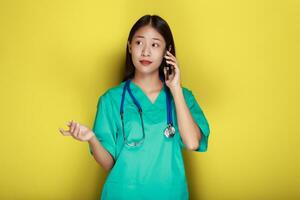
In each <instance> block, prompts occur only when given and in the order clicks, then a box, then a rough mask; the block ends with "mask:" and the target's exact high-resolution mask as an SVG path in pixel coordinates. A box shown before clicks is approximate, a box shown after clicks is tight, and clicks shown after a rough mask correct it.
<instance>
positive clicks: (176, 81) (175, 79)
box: [164, 51, 181, 91]
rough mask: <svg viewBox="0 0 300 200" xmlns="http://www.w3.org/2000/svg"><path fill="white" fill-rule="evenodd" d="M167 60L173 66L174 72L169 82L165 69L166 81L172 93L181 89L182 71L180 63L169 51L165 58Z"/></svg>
mask: <svg viewBox="0 0 300 200" xmlns="http://www.w3.org/2000/svg"><path fill="white" fill-rule="evenodd" d="M164 57H165V59H166V62H167V63H168V64H170V65H172V66H173V69H174V70H173V72H174V73H172V74H171V75H170V76H169V80H167V79H166V76H167V70H166V68H165V67H164V74H165V80H166V85H167V86H168V87H169V88H170V90H171V91H173V90H176V89H178V88H179V89H180V87H181V83H180V70H179V67H178V62H177V59H176V57H175V56H173V55H172V54H171V53H170V52H169V51H167V54H166V55H165V56H164Z"/></svg>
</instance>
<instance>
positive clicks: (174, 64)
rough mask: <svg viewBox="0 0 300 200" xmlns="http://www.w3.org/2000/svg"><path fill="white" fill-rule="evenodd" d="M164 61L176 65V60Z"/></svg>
mask: <svg viewBox="0 0 300 200" xmlns="http://www.w3.org/2000/svg"><path fill="white" fill-rule="evenodd" d="M166 62H167V63H168V64H171V65H173V66H174V65H177V63H176V62H173V61H169V60H167V61H166Z"/></svg>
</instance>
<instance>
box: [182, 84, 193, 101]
mask: <svg viewBox="0 0 300 200" xmlns="http://www.w3.org/2000/svg"><path fill="white" fill-rule="evenodd" d="M182 92H183V96H184V98H185V99H186V100H188V101H189V100H190V99H191V98H192V97H193V92H192V90H191V89H189V88H187V87H182Z"/></svg>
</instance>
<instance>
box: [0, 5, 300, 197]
mask: <svg viewBox="0 0 300 200" xmlns="http://www.w3.org/2000/svg"><path fill="white" fill-rule="evenodd" d="M299 9H300V3H299V1H297V0H294V1H293V0H285V1H283V0H282V1H279V0H273V1H272V0H244V1H243V0H228V1H221V0H212V1H208V0H206V1H191V0H185V1H174V0H172V1H171V0H169V1H161V0H154V1H141V0H132V1H129V0H128V1H83V0H82V1H59V0H55V1H54V0H53V1H46V0H44V1H39V0H36V1H25V0H23V1H21V0H14V1H3V0H2V1H0V26H1V27H0V67H1V73H0V89H1V99H0V101H1V104H0V106H1V107H0V110H1V118H0V122H1V144H0V156H1V165H0V169H1V170H0V177H1V178H0V199H31V200H34V199H64V200H65V199H72V200H74V199H98V198H99V196H100V192H101V188H102V184H103V181H104V180H105V177H106V175H107V174H106V173H105V172H104V171H103V169H102V168H101V167H100V166H99V165H98V164H97V163H96V161H95V160H94V159H93V157H92V156H91V155H90V154H89V151H88V144H87V143H84V142H80V141H77V140H74V139H73V138H72V137H64V136H62V135H61V134H60V133H59V131H58V128H59V127H64V128H65V129H66V128H67V126H66V124H65V123H66V122H67V121H68V120H71V119H73V120H75V121H78V122H80V123H82V124H85V125H87V126H89V127H91V126H92V124H93V120H94V117H95V112H96V104H97V100H98V97H99V96H100V95H101V94H102V93H103V92H104V91H105V90H106V89H108V88H110V87H112V86H114V85H117V84H119V82H120V80H121V77H122V73H123V64H124V59H125V58H124V56H125V48H126V40H127V37H128V34H129V30H130V28H131V27H132V25H133V23H134V22H135V21H136V20H137V19H138V18H139V17H141V16H142V15H144V14H158V15H160V16H162V17H163V18H164V19H166V20H167V22H168V23H169V25H170V27H171V29H172V32H173V34H174V38H175V44H176V51H177V59H178V62H179V67H180V69H181V80H182V84H183V86H185V87H187V88H189V89H191V90H192V91H193V93H194V94H195V96H196V98H197V100H198V103H199V104H200V105H201V107H202V109H203V110H204V112H205V115H206V117H207V119H208V121H209V124H210V127H211V135H210V138H209V139H210V140H209V146H208V152H205V153H198V152H192V151H184V158H185V163H186V174H187V178H188V182H189V190H190V196H191V199H201V200H224V199H228V200H233V199H234V200H235V199H243V200H248V199H249V200H250V199H251V200H252V199H255V200H256V199H262V200H267V199H272V200H274V199H299V198H300V191H299V187H300V176H299V175H300V170H299V169H300V165H299V164H300V153H299V139H300V133H299V117H298V114H299V108H300V106H299V100H300V98H299V91H300V88H299V86H300V80H299V71H300V70H299V64H300V61H299V53H300V51H299V45H300V39H299V35H300V26H299V24H300V15H299ZM116 192H117V191H116Z"/></svg>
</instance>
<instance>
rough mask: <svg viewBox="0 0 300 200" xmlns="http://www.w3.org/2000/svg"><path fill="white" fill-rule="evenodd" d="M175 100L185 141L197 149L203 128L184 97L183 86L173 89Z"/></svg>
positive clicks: (190, 147)
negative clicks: (199, 125)
mask: <svg viewBox="0 0 300 200" xmlns="http://www.w3.org/2000/svg"><path fill="white" fill-rule="evenodd" d="M172 95H173V98H174V102H175V107H176V113H177V122H178V128H179V132H180V135H181V138H182V141H183V143H184V144H185V145H186V147H187V148H188V149H191V150H196V149H198V147H199V141H200V139H201V130H200V129H199V127H198V125H197V123H196V122H195V121H194V119H193V116H192V114H191V112H190V110H189V108H188V106H187V104H186V101H185V99H184V95H183V91H182V88H181V87H180V88H177V89H176V90H173V91H172Z"/></svg>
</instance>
